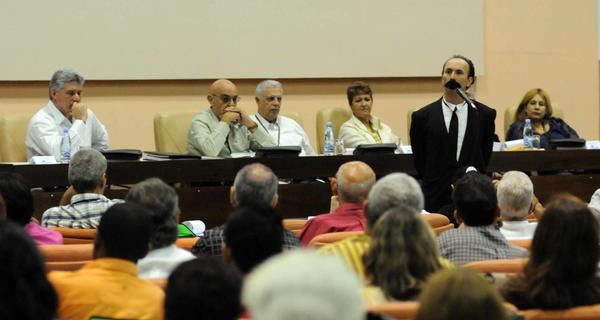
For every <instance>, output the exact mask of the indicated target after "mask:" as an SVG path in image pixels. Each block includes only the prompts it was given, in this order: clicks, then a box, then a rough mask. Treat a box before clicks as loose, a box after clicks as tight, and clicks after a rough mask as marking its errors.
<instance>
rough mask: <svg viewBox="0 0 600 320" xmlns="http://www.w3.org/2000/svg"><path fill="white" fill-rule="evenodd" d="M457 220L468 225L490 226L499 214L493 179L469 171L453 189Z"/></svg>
mask: <svg viewBox="0 0 600 320" xmlns="http://www.w3.org/2000/svg"><path fill="white" fill-rule="evenodd" d="M452 200H453V201H454V204H455V205H456V213H457V217H456V220H457V221H458V222H459V223H460V222H464V223H465V224H466V225H468V226H472V227H475V226H489V225H491V224H493V223H494V222H495V221H496V217H497V216H498V201H497V200H496V190H494V185H493V184H492V180H491V179H490V178H488V177H486V176H484V175H482V174H480V173H477V172H467V173H466V174H465V175H464V176H463V177H462V178H460V179H459V180H458V181H457V182H456V184H455V186H454V190H453V191H452Z"/></svg>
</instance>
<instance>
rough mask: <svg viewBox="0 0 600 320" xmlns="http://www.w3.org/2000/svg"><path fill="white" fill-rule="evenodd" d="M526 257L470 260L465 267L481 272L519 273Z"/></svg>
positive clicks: (525, 261)
mask: <svg viewBox="0 0 600 320" xmlns="http://www.w3.org/2000/svg"><path fill="white" fill-rule="evenodd" d="M527 260H528V259H498V260H483V261H475V262H470V263H467V264H465V265H464V267H465V268H469V269H473V270H475V271H479V272H482V273H491V272H497V273H520V272H521V271H523V267H525V264H526V263H527Z"/></svg>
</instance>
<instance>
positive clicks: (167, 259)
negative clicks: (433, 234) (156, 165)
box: [125, 178, 194, 279]
mask: <svg viewBox="0 0 600 320" xmlns="http://www.w3.org/2000/svg"><path fill="white" fill-rule="evenodd" d="M125 201H127V202H132V203H136V204H139V205H140V206H142V207H145V208H146V209H148V211H147V212H149V213H151V214H152V215H151V217H152V222H153V223H154V227H153V234H152V237H151V238H150V251H149V252H148V254H147V255H146V256H145V257H144V258H142V259H140V260H139V261H138V263H137V265H138V274H139V277H140V278H144V279H161V278H166V277H168V276H169V274H170V273H171V271H173V269H175V267H177V265H179V264H180V263H182V262H185V261H188V260H191V259H193V258H194V255H193V254H192V253H191V252H189V251H187V250H184V249H180V248H178V247H177V246H176V245H175V241H177V236H178V233H179V230H178V228H177V223H178V221H179V205H178V201H179V198H178V197H177V193H176V192H175V189H173V188H172V187H171V186H169V185H168V184H166V183H164V182H163V181H162V180H160V179H158V178H149V179H146V180H144V181H142V182H140V183H138V184H136V185H135V186H133V187H132V188H131V189H130V190H129V192H128V193H127V197H126V198H125Z"/></svg>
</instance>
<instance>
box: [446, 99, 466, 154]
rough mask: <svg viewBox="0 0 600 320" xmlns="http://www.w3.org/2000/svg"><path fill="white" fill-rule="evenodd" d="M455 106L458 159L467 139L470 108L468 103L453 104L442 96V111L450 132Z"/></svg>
mask: <svg viewBox="0 0 600 320" xmlns="http://www.w3.org/2000/svg"><path fill="white" fill-rule="evenodd" d="M455 108H458V109H457V110H456V116H457V117H458V141H457V142H456V160H457V161H458V158H459V157H460V149H461V148H462V144H463V141H464V139H465V132H466V131H467V121H468V118H469V110H468V107H467V103H466V102H463V103H460V104H452V103H450V102H448V101H446V99H444V98H442V111H443V112H444V122H445V123H446V130H448V132H450V120H452V112H453V111H454V109H455Z"/></svg>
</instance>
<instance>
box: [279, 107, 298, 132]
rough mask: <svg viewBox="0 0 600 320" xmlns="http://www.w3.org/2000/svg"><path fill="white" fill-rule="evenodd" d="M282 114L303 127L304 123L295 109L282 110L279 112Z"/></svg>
mask: <svg viewBox="0 0 600 320" xmlns="http://www.w3.org/2000/svg"><path fill="white" fill-rule="evenodd" d="M281 115H282V116H285V117H288V118H292V120H294V121H296V122H298V124H299V125H300V126H301V127H302V128H304V124H303V123H302V117H300V114H299V113H298V112H296V111H287V112H282V113H281Z"/></svg>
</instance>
